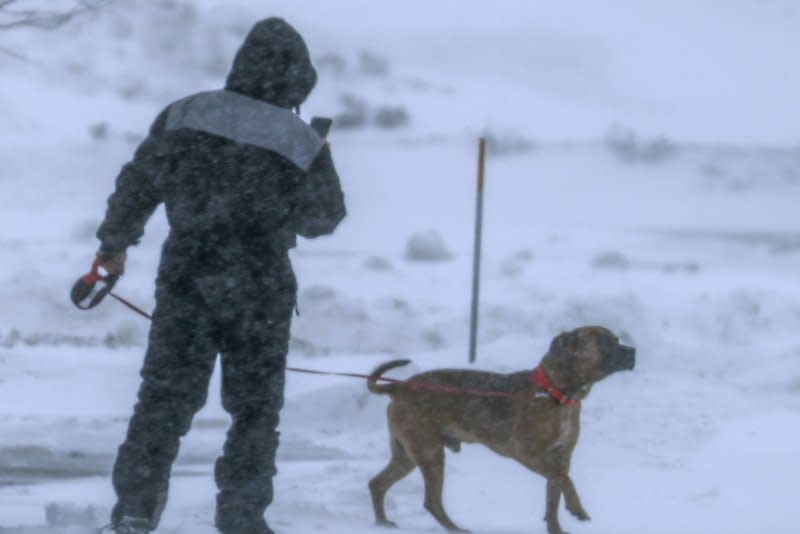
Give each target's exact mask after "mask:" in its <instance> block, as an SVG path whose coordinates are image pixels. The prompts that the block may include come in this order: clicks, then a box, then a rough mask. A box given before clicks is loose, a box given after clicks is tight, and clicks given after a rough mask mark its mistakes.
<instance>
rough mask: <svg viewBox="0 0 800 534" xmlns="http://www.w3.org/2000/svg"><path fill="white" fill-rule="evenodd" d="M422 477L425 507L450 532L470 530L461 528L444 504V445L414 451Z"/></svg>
mask: <svg viewBox="0 0 800 534" xmlns="http://www.w3.org/2000/svg"><path fill="white" fill-rule="evenodd" d="M412 456H413V457H414V459H415V461H416V462H417V465H419V469H420V471H422V478H423V479H424V480H425V509H426V510H428V512H430V513H431V515H432V516H433V517H434V518H435V519H436V520H437V521H438V522H439V524H440V525H442V526H443V527H444V528H446V529H447V530H449V531H450V532H469V531H468V530H464V529H463V528H459V527H458V526H457V525H456V524H455V523H453V521H452V520H451V519H450V517H448V515H447V512H445V511H444V506H443V505H442V491H443V489H444V447H443V446H441V445H438V446H436V448H435V449H433V450H431V449H428V450H425V451H422V453H421V454H414V452H413V451H412Z"/></svg>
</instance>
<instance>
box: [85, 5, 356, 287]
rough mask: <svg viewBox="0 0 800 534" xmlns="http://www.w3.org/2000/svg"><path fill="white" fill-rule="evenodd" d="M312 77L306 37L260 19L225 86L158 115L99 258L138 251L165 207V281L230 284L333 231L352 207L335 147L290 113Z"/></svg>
mask: <svg viewBox="0 0 800 534" xmlns="http://www.w3.org/2000/svg"><path fill="white" fill-rule="evenodd" d="M315 82H316V72H315V71H314V68H313V67H312V65H311V62H310V59H309V54H308V50H307V48H306V46H305V43H304V42H303V40H302V38H301V37H300V35H299V34H298V33H297V32H296V31H295V30H294V29H293V28H292V27H291V26H289V25H288V24H287V23H286V22H284V21H283V20H281V19H277V18H271V19H266V20H264V21H262V22H260V23H258V24H257V25H256V26H255V27H254V28H253V29H252V30H251V32H250V33H249V34H248V36H247V38H246V39H245V42H244V44H243V45H242V47H241V48H240V49H239V51H238V53H237V55H236V58H235V60H234V63H233V67H232V69H231V71H230V74H229V75H228V78H227V82H226V85H225V89H224V90H220V91H211V92H206V93H199V94H196V95H192V96H189V97H187V98H184V99H182V100H179V101H177V102H174V103H172V104H170V105H169V106H168V107H167V108H166V109H165V110H164V111H162V112H161V113H160V114H159V115H158V117H157V118H156V120H155V122H154V123H153V125H152V127H151V129H150V132H149V135H148V136H147V138H146V139H145V140H144V141H143V142H142V144H141V145H140V146H139V148H138V149H137V151H136V154H135V156H134V158H133V160H132V161H130V162H129V163H127V164H126V165H125V166H124V167H123V169H122V171H121V172H120V174H119V176H118V178H117V182H116V190H115V191H114V193H113V194H112V195H111V196H110V198H109V200H108V209H107V212H106V216H105V219H104V221H103V222H102V224H101V226H100V228H99V230H98V232H97V237H98V238H99V239H100V241H101V251H102V252H104V253H107V254H108V253H114V252H121V251H124V250H125V249H127V248H128V247H129V246H130V245H133V244H136V243H137V242H138V240H139V239H140V238H141V236H142V234H143V233H144V225H145V223H146V221H147V219H148V218H149V217H150V215H151V214H152V213H153V211H154V210H155V208H156V207H157V206H158V204H159V203H161V202H164V204H165V207H166V214H167V218H168V221H169V224H170V234H169V237H168V238H167V240H166V242H165V244H164V248H163V251H162V258H161V266H160V268H159V282H165V281H167V282H168V281H173V282H188V281H189V280H190V279H191V280H195V281H196V280H199V279H206V280H208V279H211V280H213V284H218V283H220V282H224V283H227V284H230V283H232V282H231V280H233V281H234V282H233V283H235V281H236V280H238V279H241V278H242V277H248V276H253V275H259V274H260V273H263V272H266V271H271V270H273V269H275V268H276V267H277V266H276V265H275V264H276V262H277V263H288V259H286V258H288V256H287V254H286V253H287V251H288V250H289V249H290V248H291V247H293V246H295V240H296V235H301V236H303V237H306V238H313V237H317V236H320V235H324V234H329V233H331V232H332V231H333V230H334V228H335V227H336V225H337V224H338V223H339V222H340V221H341V219H342V218H343V217H344V216H345V207H344V200H343V194H342V191H341V187H340V184H339V178H338V175H337V173H336V170H335V168H334V166H333V161H332V159H331V153H330V148H329V147H328V145H327V143H325V142H324V140H323V139H321V138H320V137H319V136H318V135H317V134H316V133H315V132H314V130H312V129H311V128H310V127H309V126H308V125H307V124H306V123H305V122H303V121H302V120H301V119H300V118H299V117H298V116H297V115H295V114H294V113H293V112H292V110H291V108H293V107H295V106H299V105H300V103H301V102H303V101H304V100H305V98H306V97H307V96H308V94H309V92H310V91H311V89H312V88H313V87H314V84H315ZM289 270H290V268H289ZM281 271H285V269H283V268H282V269H281ZM213 284H211V285H213ZM223 285H224V284H223Z"/></svg>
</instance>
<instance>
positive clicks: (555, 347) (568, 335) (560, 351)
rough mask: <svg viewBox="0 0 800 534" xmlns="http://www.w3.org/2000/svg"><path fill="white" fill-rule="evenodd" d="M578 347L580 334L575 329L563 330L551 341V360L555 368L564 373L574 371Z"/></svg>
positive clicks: (567, 373)
mask: <svg viewBox="0 0 800 534" xmlns="http://www.w3.org/2000/svg"><path fill="white" fill-rule="evenodd" d="M577 348H578V334H577V333H576V332H575V331H572V332H561V333H560V334H559V335H557V336H556V337H555V339H553V342H552V343H550V351H549V355H550V361H551V362H552V363H551V365H552V366H553V369H554V370H557V371H558V372H559V373H563V374H564V375H569V374H571V373H572V365H573V361H574V360H575V358H574V356H575V351H576V350H577Z"/></svg>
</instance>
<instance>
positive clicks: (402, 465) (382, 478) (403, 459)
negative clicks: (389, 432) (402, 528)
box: [369, 437, 415, 527]
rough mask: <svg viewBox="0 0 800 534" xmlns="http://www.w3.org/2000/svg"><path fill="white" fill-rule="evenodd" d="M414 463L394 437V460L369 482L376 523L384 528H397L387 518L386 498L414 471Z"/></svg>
mask: <svg viewBox="0 0 800 534" xmlns="http://www.w3.org/2000/svg"><path fill="white" fill-rule="evenodd" d="M414 467H415V465H414V462H413V461H411V458H409V457H408V454H406V451H405V449H404V448H403V445H402V444H401V443H400V442H399V441H398V440H397V439H396V438H394V437H392V459H391V460H389V464H388V465H387V466H386V467H385V468H384V469H383V471H381V472H380V473H378V475H376V476H375V478H373V479H372V480H370V481H369V492H370V495H372V507H373V509H374V510H375V523H376V524H378V525H382V526H388V527H395V526H397V525H396V524H395V523H394V522H392V521H389V520H388V519H387V518H386V510H385V508H384V503H383V501H384V497H385V496H386V492H387V491H389V488H391V487H392V485H393V484H394V483H395V482H397V481H398V480H400V479H401V478H403V477H404V476H406V475H408V474H409V473H410V472H411V471H413V470H414Z"/></svg>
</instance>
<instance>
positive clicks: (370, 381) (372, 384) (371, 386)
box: [367, 360, 411, 395]
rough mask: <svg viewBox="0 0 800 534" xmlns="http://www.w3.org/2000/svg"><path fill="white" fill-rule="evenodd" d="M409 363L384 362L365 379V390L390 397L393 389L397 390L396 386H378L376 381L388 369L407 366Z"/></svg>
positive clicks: (403, 361) (405, 361) (397, 361)
mask: <svg viewBox="0 0 800 534" xmlns="http://www.w3.org/2000/svg"><path fill="white" fill-rule="evenodd" d="M409 363H411V360H392V361H390V362H386V363H384V364H381V365H379V366H378V367H376V368H375V370H374V371H372V374H370V375H369V378H367V389H368V390H370V391H371V392H373V393H378V394H382V395H390V394H392V393H394V391H395V389H397V384H382V385H378V379H379V378H380V377H381V375H382V374H383V373H385V372H386V371H388V370H390V369H394V368H395V367H402V366H404V365H408V364H409Z"/></svg>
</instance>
